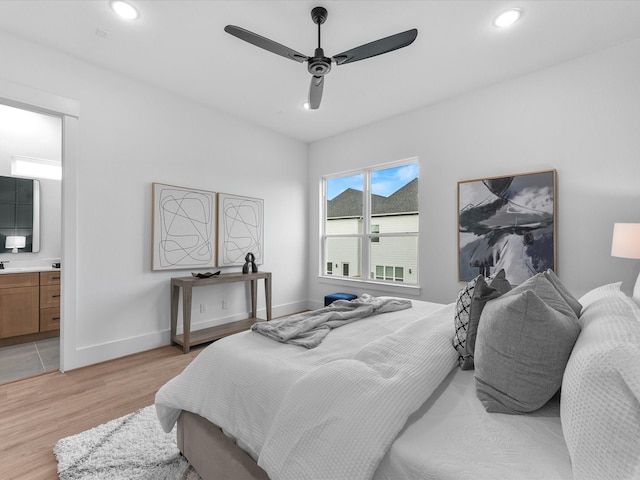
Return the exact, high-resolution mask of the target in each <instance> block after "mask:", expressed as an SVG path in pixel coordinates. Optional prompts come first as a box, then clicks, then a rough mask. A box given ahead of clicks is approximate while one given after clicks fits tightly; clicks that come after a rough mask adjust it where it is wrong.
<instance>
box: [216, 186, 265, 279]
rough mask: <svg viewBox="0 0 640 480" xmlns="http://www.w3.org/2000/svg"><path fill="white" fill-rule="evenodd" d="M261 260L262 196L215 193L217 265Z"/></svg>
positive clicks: (262, 229)
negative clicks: (251, 258) (251, 259)
mask: <svg viewBox="0 0 640 480" xmlns="http://www.w3.org/2000/svg"><path fill="white" fill-rule="evenodd" d="M248 253H253V255H254V257H255V263H256V265H260V264H262V263H264V200H262V199H260V198H251V197H243V196H241V195H231V194H228V193H218V266H219V267H227V266H232V265H244V263H245V256H246V255H247V254H248Z"/></svg>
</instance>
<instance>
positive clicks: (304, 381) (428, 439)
mask: <svg viewBox="0 0 640 480" xmlns="http://www.w3.org/2000/svg"><path fill="white" fill-rule="evenodd" d="M619 286H620V285H619V284H614V285H608V286H604V287H601V288H599V289H595V290H594V291H592V292H589V293H588V294H587V295H585V296H584V297H583V298H581V299H580V302H581V304H582V305H581V306H582V312H581V315H580V319H579V323H580V327H581V328H580V330H581V331H580V334H579V336H578V339H577V341H576V342H575V346H573V348H572V351H571V356H570V357H569V359H568V362H567V365H566V369H565V370H564V373H563V379H562V382H563V384H562V389H561V392H560V393H557V394H555V395H553V396H552V398H551V399H550V400H549V401H548V402H546V403H545V404H544V406H543V407H542V408H538V409H536V410H535V411H534V412H531V413H528V414H524V415H511V414H503V413H488V412H487V411H486V409H485V407H484V405H483V403H481V402H480V401H479V399H478V394H477V391H476V380H475V374H476V372H475V371H474V370H462V369H460V368H459V358H458V352H457V351H456V350H455V349H454V348H453V346H452V337H453V333H454V320H453V319H454V316H455V311H456V306H457V305H456V303H455V302H454V303H451V304H447V305H442V304H435V303H430V302H422V301H415V300H413V301H412V307H411V308H409V309H406V310H402V311H396V312H391V313H384V314H380V315H376V316H371V317H368V318H364V319H362V320H358V321H356V322H353V323H350V324H347V325H344V326H342V327H340V328H337V329H334V330H332V331H331V333H330V334H329V335H327V337H326V338H325V339H324V341H323V342H322V343H321V344H320V345H318V346H317V347H316V348H313V349H305V348H303V347H300V346H296V345H289V344H284V343H279V342H276V341H274V340H272V339H269V338H266V337H264V336H262V335H259V334H257V333H256V332H252V331H247V332H242V333H239V334H236V335H233V336H230V337H227V338H225V339H221V340H218V341H217V342H215V343H213V344H212V345H210V346H209V347H207V348H206V349H205V350H204V351H203V352H201V353H200V355H199V356H198V357H197V358H196V359H195V360H194V361H193V362H192V363H191V364H190V365H189V366H188V367H187V368H186V369H185V371H184V372H183V373H181V374H180V375H178V376H177V377H175V378H174V379H172V380H171V381H169V382H168V383H167V384H166V385H164V386H163V387H162V388H161V389H160V390H159V391H158V393H157V395H156V409H157V411H158V417H159V420H160V423H161V424H162V426H163V428H164V429H165V430H167V431H168V430H170V429H171V428H173V426H174V425H175V424H176V423H177V430H178V444H179V448H180V450H181V451H182V453H183V454H184V455H185V457H186V458H187V459H188V460H189V462H190V463H191V464H192V465H193V466H194V468H195V469H196V470H197V471H198V472H199V473H200V475H201V476H202V477H203V478H204V479H205V480H206V479H227V478H228V479H234V480H244V479H254V480H255V479H263V480H264V479H271V480H280V479H292V480H294V479H295V480H302V479H305V478H306V479H313V480H323V479H327V480H329V479H331V480H333V479H336V480H337V479H345V480H346V479H348V480H357V479H363V480H364V479H375V480H397V479H406V480H414V479H416V480H417V479H440V480H445V479H464V478H473V479H483V478H487V479H492V480H495V479H509V480H513V479H538V478H546V479H560V480H562V479H573V478H575V479H578V478H580V479H582V478H594V479H595V478H598V479H603V478H629V479H632V478H640V458H639V452H640V308H638V306H637V305H635V304H634V303H633V302H632V301H631V300H630V299H629V298H628V297H626V296H625V295H624V294H623V293H622V292H621V291H620V288H619ZM487 323H488V322H487ZM481 325H482V324H481ZM479 340H480V338H479V339H478V341H479ZM614 357H615V358H614ZM603 359H605V360H606V361H605V362H603ZM612 425H616V428H613V429H612V428H611V426H612Z"/></svg>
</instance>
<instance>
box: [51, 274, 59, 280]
mask: <svg viewBox="0 0 640 480" xmlns="http://www.w3.org/2000/svg"><path fill="white" fill-rule="evenodd" d="M51 280H60V276H59V275H58V276H57V277H51Z"/></svg>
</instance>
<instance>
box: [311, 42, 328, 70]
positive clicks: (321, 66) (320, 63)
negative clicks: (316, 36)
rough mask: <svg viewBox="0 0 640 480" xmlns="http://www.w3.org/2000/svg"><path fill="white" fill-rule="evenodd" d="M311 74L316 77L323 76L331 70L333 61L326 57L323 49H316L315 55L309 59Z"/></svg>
mask: <svg viewBox="0 0 640 480" xmlns="http://www.w3.org/2000/svg"><path fill="white" fill-rule="evenodd" d="M308 70H309V73H310V74H311V75H315V76H323V75H326V74H327V73H329V71H330V70H331V59H330V58H327V57H325V56H324V50H322V48H316V51H315V54H314V56H313V57H311V58H310V59H309V66H308Z"/></svg>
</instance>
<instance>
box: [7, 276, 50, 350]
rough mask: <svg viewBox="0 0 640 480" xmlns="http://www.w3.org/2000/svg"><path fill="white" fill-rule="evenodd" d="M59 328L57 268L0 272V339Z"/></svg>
mask: <svg viewBox="0 0 640 480" xmlns="http://www.w3.org/2000/svg"><path fill="white" fill-rule="evenodd" d="M59 328H60V272H59V271H52V272H30V273H6V274H0V339H2V338H10V337H19V336H22V335H31V334H38V333H40V332H51V331H54V330H58V329H59Z"/></svg>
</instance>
